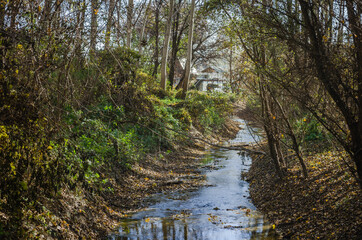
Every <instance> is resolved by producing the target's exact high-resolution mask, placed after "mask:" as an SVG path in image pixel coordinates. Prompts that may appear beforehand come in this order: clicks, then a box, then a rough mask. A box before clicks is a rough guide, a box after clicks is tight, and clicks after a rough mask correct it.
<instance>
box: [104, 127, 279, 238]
mask: <svg viewBox="0 0 362 240" xmlns="http://www.w3.org/2000/svg"><path fill="white" fill-rule="evenodd" d="M239 121H240V124H241V125H242V127H243V129H242V130H241V131H240V132H239V133H238V134H237V136H236V138H235V139H233V140H231V141H229V142H228V143H229V144H235V143H253V142H255V140H257V139H258V137H255V136H253V135H252V132H253V131H254V130H255V129H251V128H248V127H247V125H246V124H245V122H243V121H242V120H239ZM226 144H227V143H226ZM206 159H207V161H205V164H208V165H214V166H215V168H214V169H213V170H210V171H208V172H206V180H207V187H206V186H205V187H203V188H201V189H199V190H197V191H186V192H175V193H171V194H167V195H166V194H156V195H154V196H152V197H150V198H148V199H147V200H146V201H147V202H148V203H149V204H150V205H151V206H150V207H149V208H148V209H147V210H145V211H140V212H136V213H134V214H133V215H132V216H130V217H129V218H126V219H124V220H123V221H121V222H120V225H119V229H118V233H115V234H113V235H111V236H109V239H114V240H116V239H122V240H123V239H124V240H131V239H132V240H133V239H137V240H146V239H152V240H156V239H157V240H162V239H163V240H168V239H175V240H188V239H189V240H193V239H203V240H208V239H210V240H213V239H215V240H216V239H217V240H223V239H224V240H235V239H278V238H277V236H276V233H275V231H274V230H273V229H272V227H271V225H270V224H269V223H268V222H267V221H266V220H265V218H264V216H263V215H262V214H261V213H260V212H258V211H257V209H256V208H255V206H254V205H253V204H252V203H251V200H250V195H249V184H248V183H247V182H246V181H243V180H242V179H241V174H242V173H243V172H247V171H248V169H249V167H250V164H251V158H250V157H249V156H248V155H247V154H245V153H240V152H239V151H235V150H225V149H211V150H210V151H209V153H207V154H206ZM210 159H212V160H213V161H210ZM215 169H216V170H215Z"/></svg>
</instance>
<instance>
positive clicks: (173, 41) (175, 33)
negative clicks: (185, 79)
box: [168, 0, 181, 88]
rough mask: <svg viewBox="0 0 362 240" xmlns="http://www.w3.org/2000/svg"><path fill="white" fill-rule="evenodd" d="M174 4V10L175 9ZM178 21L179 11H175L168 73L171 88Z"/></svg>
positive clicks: (176, 46) (173, 75)
mask: <svg viewBox="0 0 362 240" xmlns="http://www.w3.org/2000/svg"><path fill="white" fill-rule="evenodd" d="M180 6H181V0H179V2H178V5H177V7H178V8H180ZM177 7H176V6H175V9H174V11H175V12H176V11H177V9H176V8H177ZM179 21H180V11H177V12H176V16H175V20H174V24H173V25H172V49H171V60H170V72H169V74H168V79H169V81H170V86H171V88H173V85H174V78H175V64H176V59H177V52H178V41H177V39H178V30H179Z"/></svg>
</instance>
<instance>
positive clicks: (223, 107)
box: [185, 91, 232, 132]
mask: <svg viewBox="0 0 362 240" xmlns="http://www.w3.org/2000/svg"><path fill="white" fill-rule="evenodd" d="M185 108H186V109H188V111H189V113H190V116H191V118H192V119H193V123H194V124H195V125H196V126H198V127H200V128H202V129H203V130H204V131H205V132H214V131H217V130H218V129H220V128H221V126H222V124H223V123H224V122H225V118H226V117H227V116H228V115H229V114H230V113H231V112H232V105H231V101H230V96H229V95H226V94H225V93H219V92H212V93H204V92H199V91H191V92H190V93H189V95H188V98H187V99H186V100H185Z"/></svg>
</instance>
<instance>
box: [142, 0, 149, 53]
mask: <svg viewBox="0 0 362 240" xmlns="http://www.w3.org/2000/svg"><path fill="white" fill-rule="evenodd" d="M151 2H152V0H149V1H148V4H147V7H146V10H145V18H144V19H143V25H142V30H141V36H140V46H139V53H140V55H141V56H142V54H143V46H144V44H145V43H144V42H145V39H144V35H145V29H146V24H147V20H148V10H149V9H150V6H151Z"/></svg>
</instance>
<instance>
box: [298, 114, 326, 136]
mask: <svg viewBox="0 0 362 240" xmlns="http://www.w3.org/2000/svg"><path fill="white" fill-rule="evenodd" d="M294 125H295V127H294V128H295V129H296V133H297V135H298V136H300V138H301V139H303V140H304V141H317V140H325V139H326V137H327V134H326V132H325V129H324V127H323V126H322V124H321V123H320V122H318V121H317V120H316V119H315V118H313V117H312V116H311V115H307V116H305V117H303V118H301V119H299V120H296V121H295V124H294Z"/></svg>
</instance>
